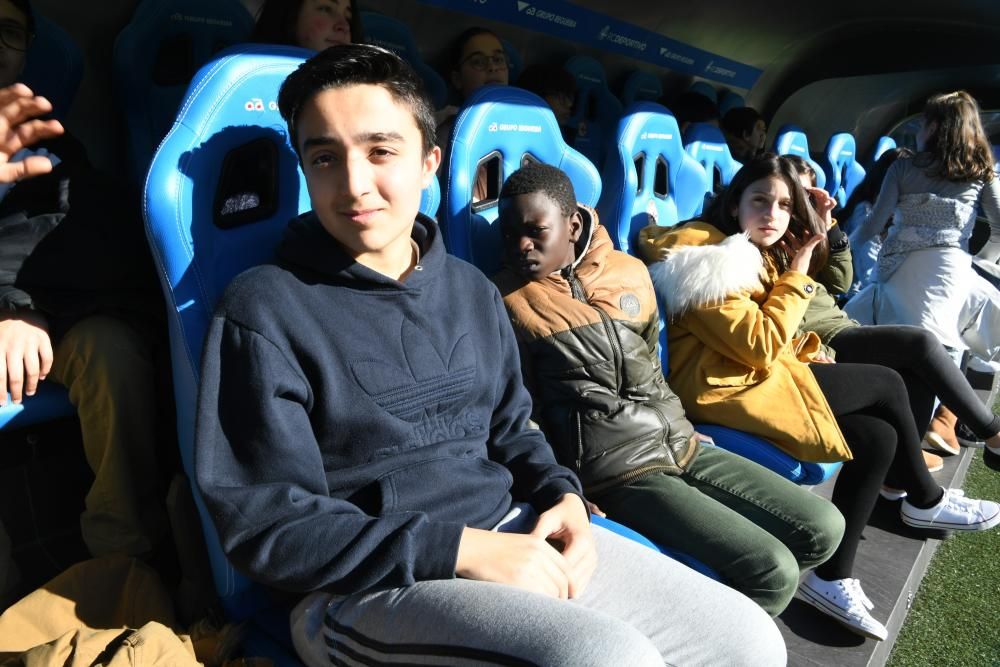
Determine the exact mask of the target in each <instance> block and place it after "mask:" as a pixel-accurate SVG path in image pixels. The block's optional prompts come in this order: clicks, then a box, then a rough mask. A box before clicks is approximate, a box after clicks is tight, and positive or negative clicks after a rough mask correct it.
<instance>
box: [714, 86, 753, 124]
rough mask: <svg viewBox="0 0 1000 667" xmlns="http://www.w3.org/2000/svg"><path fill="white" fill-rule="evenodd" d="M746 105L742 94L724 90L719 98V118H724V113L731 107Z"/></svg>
mask: <svg viewBox="0 0 1000 667" xmlns="http://www.w3.org/2000/svg"><path fill="white" fill-rule="evenodd" d="M746 105H747V103H746V100H744V99H743V96H742V95H738V94H736V93H734V92H733V91H731V90H728V91H726V93H725V94H723V96H722V97H721V98H720V99H719V118H725V117H726V114H727V113H729V112H730V111H732V110H733V109H739V108H741V107H745V106H746Z"/></svg>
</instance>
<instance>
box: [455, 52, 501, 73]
mask: <svg viewBox="0 0 1000 667" xmlns="http://www.w3.org/2000/svg"><path fill="white" fill-rule="evenodd" d="M462 64H463V65H468V66H469V67H471V68H472V69H474V70H476V71H479V72H488V71H489V70H491V69H507V67H508V62H507V55H506V54H504V53H494V54H493V55H492V56H487V55H485V54H482V53H473V54H472V55H471V56H469V57H468V58H466V59H465V60H463V61H462Z"/></svg>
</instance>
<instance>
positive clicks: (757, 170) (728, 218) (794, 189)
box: [705, 153, 830, 275]
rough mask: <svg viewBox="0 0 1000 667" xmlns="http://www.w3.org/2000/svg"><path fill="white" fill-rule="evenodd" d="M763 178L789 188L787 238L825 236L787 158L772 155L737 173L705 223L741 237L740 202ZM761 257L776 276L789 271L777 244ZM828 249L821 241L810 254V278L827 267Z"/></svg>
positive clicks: (821, 225)
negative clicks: (789, 206) (768, 263)
mask: <svg viewBox="0 0 1000 667" xmlns="http://www.w3.org/2000/svg"><path fill="white" fill-rule="evenodd" d="M764 178H780V179H782V180H783V181H784V182H785V185H787V186H788V192H789V193H790V194H791V197H792V210H791V211H790V213H791V220H790V221H789V223H788V231H787V232H785V234H786V236H787V235H788V234H793V235H794V236H796V237H797V238H803V237H804V236H805V232H809V234H810V235H811V234H824V235H825V234H826V227H825V226H824V224H823V220H822V219H821V218H820V217H819V215H817V214H816V211H814V210H813V207H812V204H810V203H809V196H808V195H807V194H806V191H805V190H804V189H803V187H802V184H800V183H799V175H798V172H797V171H796V169H795V165H794V164H793V163H792V161H791V160H789V159H788V156H787V155H781V156H778V155H775V154H774V153H764V154H763V155H760V156H758V157H755V158H754V159H753V160H751V161H749V162H747V163H746V164H744V165H743V168H742V169H740V170H739V171H738V172H736V176H734V177H733V180H732V182H731V183H730V184H729V187H727V188H726V189H725V190H723V191H722V192H721V193H719V195H718V196H717V197H716V198H715V199H713V200H712V203H711V204H709V207H708V210H707V211H706V213H705V220H706V221H707V222H708V223H709V224H711V225H712V226H713V227H715V228H717V229H718V230H719V231H721V232H722V233H723V234H725V235H726V236H732V235H733V234H740V233H742V232H743V230H742V229H740V221H739V220H738V219H737V217H736V212H737V211H738V210H739V207H740V198H742V197H743V193H744V191H746V189H747V188H748V187H750V185H751V184H752V183H756V182H757V181H759V180H761V179H764ZM761 254H762V255H764V256H765V259H766V260H767V259H770V261H772V262H773V263H774V265H775V267H776V268H777V270H778V272H779V273H782V272H784V271H787V270H788V266H789V264H790V263H791V258H790V257H789V256H788V255H787V254H786V253H785V251H784V250H782V249H781V247H780V246H779V245H778V244H777V243H776V244H774V245H773V246H771V247H770V248H761ZM829 254H830V249H829V246H828V245H827V242H826V241H825V240H824V241H822V242H821V243H820V244H819V245H817V246H816V249H815V250H813V255H812V261H811V262H810V264H809V275H815V274H816V273H817V272H818V271H819V270H820V269H822V268H823V267H824V266H826V261H827V258H828V257H829Z"/></svg>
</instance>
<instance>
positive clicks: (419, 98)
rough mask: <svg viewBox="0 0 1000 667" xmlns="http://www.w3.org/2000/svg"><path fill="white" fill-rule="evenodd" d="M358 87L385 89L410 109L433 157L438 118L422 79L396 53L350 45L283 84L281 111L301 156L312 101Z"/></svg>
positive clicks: (323, 53)
mask: <svg viewBox="0 0 1000 667" xmlns="http://www.w3.org/2000/svg"><path fill="white" fill-rule="evenodd" d="M356 85H373V86H381V87H382V88H385V89H386V90H387V91H388V92H389V94H390V95H391V96H392V99H393V100H395V101H396V102H399V103H401V104H405V105H406V106H407V107H409V109H410V112H411V113H412V114H413V120H414V121H416V123H417V128H418V129H419V130H420V135H421V138H422V140H423V151H424V153H423V154H424V155H427V154H428V153H430V151H431V150H432V149H433V148H434V146H435V145H436V144H435V141H436V139H437V137H436V135H435V130H434V128H435V124H434V114H433V112H432V111H431V105H430V103H429V102H428V101H427V96H426V95H425V94H424V89H423V83H422V82H421V80H420V77H418V76H417V74H416V73H415V72H414V71H413V69H412V68H411V67H410V66H409V65H407V64H406V62H405V61H403V60H402V59H401V58H400V57H399V56H397V55H396V54H395V53H393V52H392V51H387V50H385V49H383V48H381V47H378V46H372V45H370V44H344V45H341V46H332V47H330V48H329V49H326V50H324V51H320V52H319V53H317V54H316V55H315V56H313V57H312V58H310V59H309V60H307V61H305V62H304V63H302V64H301V65H299V67H298V69H296V70H295V71H294V72H292V73H291V74H289V75H288V78H286V79H285V82H284V83H282V84H281V90H280V91H279V92H278V110H279V111H280V112H281V117H282V118H284V119H285V122H286V123H287V124H288V134H289V136H290V137H291V139H292V146H293V147H294V148H295V152H296V153H298V152H299V144H298V139H299V137H298V122H299V114H300V113H301V111H302V107H303V106H304V105H305V104H306V102H308V101H309V100H311V99H312V98H313V97H315V96H316V95H318V94H319V93H321V92H323V91H324V90H330V89H333V88H342V87H344V86H356Z"/></svg>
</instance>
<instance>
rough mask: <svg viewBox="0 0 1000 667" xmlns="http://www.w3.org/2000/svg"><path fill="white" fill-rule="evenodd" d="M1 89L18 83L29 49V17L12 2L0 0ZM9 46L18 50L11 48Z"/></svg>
mask: <svg viewBox="0 0 1000 667" xmlns="http://www.w3.org/2000/svg"><path fill="white" fill-rule="evenodd" d="M0 33H2V34H0V36H2V38H3V39H2V40H0V87H2V86H9V85H11V84H12V83H14V82H16V81H17V79H18V77H19V76H21V71H22V70H23V69H24V56H25V51H26V50H27V48H28V17H27V16H25V15H24V12H22V11H21V10H20V9H18V8H17V7H15V6H14V3H12V2H10V0H0ZM8 44H12V45H13V46H15V47H21V50H18V49H17V48H11V47H10V46H8Z"/></svg>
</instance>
